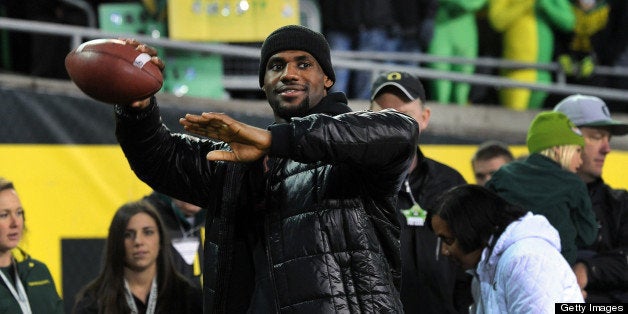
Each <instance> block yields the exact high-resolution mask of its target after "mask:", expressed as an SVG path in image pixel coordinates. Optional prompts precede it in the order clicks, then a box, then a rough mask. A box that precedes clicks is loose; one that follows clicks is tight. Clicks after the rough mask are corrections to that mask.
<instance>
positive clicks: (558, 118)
mask: <svg viewBox="0 0 628 314" xmlns="http://www.w3.org/2000/svg"><path fill="white" fill-rule="evenodd" d="M526 144H527V146H528V150H529V152H530V155H529V156H528V158H526V159H524V160H521V161H514V162H511V163H509V164H507V165H504V166H502V167H501V168H500V169H499V170H498V171H497V172H495V174H494V175H493V177H492V178H491V180H489V181H488V182H487V183H486V187H487V188H488V189H490V190H493V191H495V192H497V194H499V195H500V196H501V197H503V198H505V199H506V200H507V201H508V202H510V203H513V204H516V205H519V206H521V207H523V208H524V209H526V210H529V211H531V212H533V213H535V214H540V215H544V216H545V217H546V218H547V220H549V222H550V223H551V224H552V226H554V228H556V229H557V230H558V233H559V235H560V243H561V248H562V250H561V254H562V255H563V257H565V259H566V260H567V262H569V264H570V265H572V266H573V264H574V263H575V262H576V254H577V249H578V248H581V247H585V246H586V245H588V244H591V243H592V242H593V240H594V239H595V237H596V235H597V224H596V222H595V216H594V214H593V210H592V208H591V200H590V198H589V194H588V193H587V187H586V185H585V184H584V183H583V182H582V180H580V178H579V177H578V176H577V175H576V171H577V169H578V167H580V165H582V159H581V158H580V152H581V151H582V147H583V146H584V139H583V137H582V134H581V133H580V131H579V130H578V129H577V128H576V127H575V125H574V124H573V123H572V122H571V121H569V119H568V118H567V116H565V115H564V114H562V113H560V112H550V111H546V112H541V113H539V114H538V115H537V116H536V117H535V118H534V120H532V123H531V124H530V128H529V129H528V135H527V139H526Z"/></svg>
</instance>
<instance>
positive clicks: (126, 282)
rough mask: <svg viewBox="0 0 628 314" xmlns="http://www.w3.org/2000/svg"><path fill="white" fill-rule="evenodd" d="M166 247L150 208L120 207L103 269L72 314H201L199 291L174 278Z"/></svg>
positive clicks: (138, 205) (111, 228)
mask: <svg viewBox="0 0 628 314" xmlns="http://www.w3.org/2000/svg"><path fill="white" fill-rule="evenodd" d="M169 243H170V241H169V239H168V235H167V234H166V233H165V232H164V227H163V223H162V221H161V218H160V217H159V214H157V212H156V211H155V209H154V208H153V206H152V205H150V203H148V202H147V201H137V202H130V203H127V204H124V205H123V206H122V207H120V208H119V209H118V211H117V212H116V213H115V215H114V217H113V220H112V221H111V225H110V226H109V235H108V237H107V245H106V247H105V254H104V268H103V270H102V271H101V273H100V275H98V277H97V278H96V279H95V280H93V281H92V282H91V283H89V284H88V285H87V286H86V287H84V288H83V289H82V291H81V292H79V294H78V295H77V298H76V304H75V306H74V313H77V314H79V313H140V314H141V313H147V314H148V313H201V312H202V294H201V291H200V289H199V288H195V287H193V285H192V284H191V283H190V282H189V281H188V280H187V279H185V278H184V277H183V276H182V275H180V274H179V273H177V272H176V270H175V268H174V266H173V264H172V259H171V256H170V255H171V250H170V246H169Z"/></svg>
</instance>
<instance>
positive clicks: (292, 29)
mask: <svg viewBox="0 0 628 314" xmlns="http://www.w3.org/2000/svg"><path fill="white" fill-rule="evenodd" d="M286 50H301V51H306V52H308V53H309V54H311V55H312V56H313V57H314V58H315V59H316V61H318V64H320V66H321V68H322V69H323V72H324V73H325V75H327V77H328V78H329V79H331V80H332V81H334V82H335V81H336V74H335V73H334V69H333V67H332V66H331V56H330V52H329V44H328V43H327V40H326V39H325V36H323V34H321V33H318V32H315V31H313V30H311V29H309V28H307V27H304V26H300V25H287V26H283V27H280V28H278V29H276V30H275V31H274V32H272V33H271V34H270V35H268V37H266V40H264V43H263V44H262V53H261V60H260V63H259V86H260V87H262V86H264V75H265V74H266V63H268V59H270V57H271V56H272V55H273V54H275V53H277V52H280V51H286Z"/></svg>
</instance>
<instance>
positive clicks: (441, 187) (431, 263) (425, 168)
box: [398, 149, 473, 314]
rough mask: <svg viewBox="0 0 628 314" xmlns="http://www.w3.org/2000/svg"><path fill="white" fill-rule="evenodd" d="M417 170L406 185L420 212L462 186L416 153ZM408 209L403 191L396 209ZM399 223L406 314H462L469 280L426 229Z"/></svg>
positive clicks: (450, 171) (445, 168) (467, 301)
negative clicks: (446, 192)
mask: <svg viewBox="0 0 628 314" xmlns="http://www.w3.org/2000/svg"><path fill="white" fill-rule="evenodd" d="M417 154H418V158H419V160H418V163H417V167H416V168H415V169H414V170H413V171H412V172H411V173H410V174H409V176H408V183H409V185H410V190H411V191H412V196H413V198H414V200H415V201H416V202H417V203H418V204H419V206H421V208H423V209H424V210H426V211H428V212H430V211H432V210H434V207H435V206H436V204H437V201H438V198H439V197H440V195H441V194H443V193H444V192H445V191H447V190H449V189H451V188H453V187H455V186H458V185H462V184H465V183H466V181H465V180H464V178H463V177H462V175H460V173H458V171H456V170H454V169H453V168H451V167H449V166H447V165H444V164H442V163H440V162H437V161H435V160H432V159H429V158H426V157H424V156H423V153H422V152H421V150H420V149H419V150H418V152H417ZM411 206H412V198H410V196H409V195H408V193H407V192H406V189H405V188H404V187H402V188H401V190H400V191H399V205H398V207H399V209H400V210H403V209H407V208H410V207H411ZM398 213H399V219H400V220H401V260H402V285H401V301H402V303H403V307H404V310H405V312H406V313H435V314H436V313H438V314H441V313H465V312H468V307H469V305H470V304H471V303H473V297H472V296H471V279H472V278H471V276H470V275H468V274H466V273H465V272H464V270H462V268H460V267H459V266H456V265H455V264H453V262H452V261H451V260H450V259H449V258H447V257H446V256H443V255H442V254H441V252H440V246H439V245H438V244H439V243H438V241H437V237H436V235H435V234H434V232H432V231H431V230H430V229H429V228H428V227H427V226H416V225H409V224H408V222H407V219H406V217H405V216H404V215H403V214H402V213H401V211H398Z"/></svg>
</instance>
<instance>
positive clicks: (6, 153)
mask: <svg viewBox="0 0 628 314" xmlns="http://www.w3.org/2000/svg"><path fill="white" fill-rule="evenodd" d="M0 152H1V153H0V176H3V177H5V178H7V179H9V180H11V181H13V182H14V183H15V185H16V189H17V191H18V194H19V196H20V199H21V201H22V206H24V210H25V214H26V228H27V232H26V235H25V237H24V239H23V240H22V242H21V243H20V246H21V247H22V248H24V249H25V250H26V251H27V252H29V253H30V254H31V255H32V256H33V257H34V258H36V259H39V260H41V261H43V262H44V263H46V264H47V265H48V267H49V268H50V272H51V273H52V275H53V277H54V279H55V283H56V285H57V289H58V290H59V291H60V293H61V286H62V283H61V239H62V238H94V237H97V238H104V237H106V235H107V229H108V228H109V223H110V222H111V218H112V217H113V213H114V212H115V210H116V209H117V208H118V207H119V206H120V205H122V204H123V203H124V202H127V201H130V200H134V199H137V198H140V197H141V196H143V195H145V194H147V193H149V192H150V188H149V187H148V186H146V185H145V184H144V183H143V182H141V181H140V180H139V179H137V178H136V177H135V175H134V174H133V172H132V171H131V170H130V167H129V165H128V163H127V161H126V159H125V157H124V154H123V153H122V151H121V150H120V148H119V146H117V145H110V146H106V145H102V146H101V145H93V146H90V145H85V146H70V145H0Z"/></svg>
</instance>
